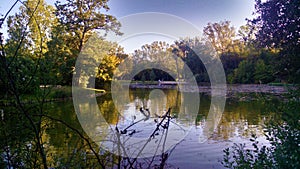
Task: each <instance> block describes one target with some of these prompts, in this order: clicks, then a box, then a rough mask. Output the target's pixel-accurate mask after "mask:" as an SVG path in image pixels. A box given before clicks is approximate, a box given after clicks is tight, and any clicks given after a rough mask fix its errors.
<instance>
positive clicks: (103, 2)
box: [53, 0, 121, 84]
mask: <svg viewBox="0 0 300 169" xmlns="http://www.w3.org/2000/svg"><path fill="white" fill-rule="evenodd" d="M107 2H108V0H94V1H91V0H83V1H77V0H67V1H66V3H65V4H61V3H60V2H56V4H55V6H56V12H55V14H56V16H57V17H58V19H59V23H60V25H59V28H58V31H57V32H56V33H58V34H53V36H55V37H57V39H60V37H61V35H60V31H62V32H63V33H64V35H63V36H65V37H63V39H62V40H61V41H62V42H63V43H64V44H65V46H69V49H68V52H67V53H66V54H65V55H64V54H63V53H64V52H60V53H62V55H64V56H63V58H64V59H65V62H68V63H70V65H72V67H74V66H75V60H76V58H77V56H78V54H79V52H80V51H81V49H82V47H83V45H84V44H85V42H86V41H87V40H88V38H89V37H90V36H91V35H92V33H93V32H95V31H96V30H104V31H106V32H107V31H113V32H115V33H116V34H120V32H119V28H120V26H121V25H120V23H119V22H118V21H117V19H116V18H115V17H114V16H112V15H109V14H104V13H101V12H102V11H103V10H105V11H108V10H109V7H108V5H107ZM70 65H66V67H67V68H68V67H69V66H70ZM72 67H71V68H68V72H67V74H68V73H69V71H70V70H71V71H73V68H72ZM79 77H80V70H79V69H76V73H75V79H76V80H75V82H77V83H79ZM66 83H67V84H70V81H68V82H66Z"/></svg>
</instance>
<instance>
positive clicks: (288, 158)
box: [221, 89, 300, 169]
mask: <svg viewBox="0 0 300 169" xmlns="http://www.w3.org/2000/svg"><path fill="white" fill-rule="evenodd" d="M276 109H277V111H276V112H277V114H278V115H280V117H281V121H280V122H278V120H276V121H275V120H273V121H272V122H271V123H270V124H269V127H268V128H267V130H266V131H265V135H266V137H267V140H268V141H269V142H270V146H268V147H266V146H262V147H261V146H259V142H258V141H257V140H256V137H255V136H252V137H253V138H251V139H250V141H251V142H252V146H253V149H249V148H248V149H247V148H246V147H245V145H244V144H234V146H232V147H231V148H227V149H225V150H224V158H223V161H222V162H221V163H222V165H223V166H224V167H226V168H243V169H244V168H272V169H273V168H300V123H299V121H300V94H299V89H298V90H297V91H293V92H292V93H291V94H290V99H289V101H288V103H283V104H282V105H280V106H278V107H277V108H276Z"/></svg>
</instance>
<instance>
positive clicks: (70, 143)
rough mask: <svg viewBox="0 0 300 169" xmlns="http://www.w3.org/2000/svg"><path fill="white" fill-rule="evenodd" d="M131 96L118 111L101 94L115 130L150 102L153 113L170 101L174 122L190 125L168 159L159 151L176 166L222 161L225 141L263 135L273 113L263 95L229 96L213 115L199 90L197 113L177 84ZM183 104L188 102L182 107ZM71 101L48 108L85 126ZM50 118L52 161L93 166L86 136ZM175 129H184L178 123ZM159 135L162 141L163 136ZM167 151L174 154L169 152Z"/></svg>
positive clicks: (104, 113)
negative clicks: (241, 99) (257, 97)
mask: <svg viewBox="0 0 300 169" xmlns="http://www.w3.org/2000/svg"><path fill="white" fill-rule="evenodd" d="M154 95H155V96H154ZM157 96H159V97H157ZM129 98H130V103H128V104H126V105H125V106H123V111H122V112H118V110H117V108H116V107H115V103H114V102H113V100H112V97H111V95H110V94H106V95H104V96H102V97H99V98H97V103H98V104H97V108H98V109H99V110H100V112H101V113H102V116H103V117H104V119H105V121H106V122H108V123H109V124H110V125H111V126H112V130H115V128H114V127H115V126H118V127H119V130H122V129H124V128H125V127H126V126H128V125H130V124H132V123H133V122H134V121H135V122H136V121H138V120H140V119H143V116H142V115H141V113H140V108H143V109H144V110H145V109H146V108H149V111H150V112H151V114H152V115H155V114H156V115H157V116H161V115H164V113H165V112H166V111H167V110H168V108H169V107H172V111H171V116H173V117H178V118H176V119H175V118H174V121H173V122H174V126H175V127H176V124H179V125H180V126H183V127H184V126H186V127H189V126H191V127H192V129H191V130H190V133H189V135H188V137H186V138H185V139H184V140H183V141H181V142H180V143H179V145H176V146H174V147H173V148H172V147H170V148H171V149H170V151H173V150H174V151H173V153H172V155H171V157H170V159H169V160H168V161H166V159H168V158H167V156H166V154H164V156H161V155H160V153H157V155H158V156H156V157H155V158H157V157H159V159H158V160H157V161H160V162H161V161H162V158H163V157H165V159H164V160H165V164H166V165H167V164H170V165H173V166H176V167H177V166H184V165H187V164H189V165H190V167H196V166H199V165H200V166H201V165H202V164H204V163H205V165H204V166H208V167H211V166H212V165H214V164H216V163H218V158H219V157H220V156H222V149H223V148H225V147H227V146H228V144H230V143H232V142H245V141H247V140H248V139H249V138H250V136H251V134H256V135H258V136H263V128H264V124H265V123H266V122H267V121H268V119H270V117H271V116H272V114H271V113H264V111H265V105H264V104H263V103H261V102H259V101H251V102H236V101H231V100H227V103H226V107H225V110H224V113H223V114H222V116H210V117H209V116H208V114H209V113H208V112H209V109H210V107H211V106H214V105H211V102H210V99H211V98H210V97H209V96H206V95H201V97H200V108H198V109H197V112H198V113H197V114H193V113H190V112H193V111H194V108H193V104H194V103H193V102H190V101H189V103H185V101H186V100H185V98H184V97H182V96H181V94H180V93H179V92H177V91H176V90H164V91H161V90H152V91H151V90H139V89H135V90H130V92H129ZM158 98H159V99H158ZM183 103H184V104H183ZM182 105H185V106H184V107H182ZM72 106H73V105H72V103H71V102H65V103H55V104H52V105H51V106H50V107H51V108H50V109H49V110H51V111H50V113H51V114H53V116H54V117H57V118H59V119H63V120H64V121H66V122H67V123H68V124H72V126H74V127H75V128H77V129H78V130H82V129H81V126H80V124H79V123H78V120H77V116H76V114H75V112H74V110H73V108H72ZM81 106H82V109H86V110H89V112H90V113H91V114H93V112H95V110H94V109H95V107H93V106H91V105H89V103H85V104H82V105H81ZM91 107H92V108H91ZM214 108H215V111H218V107H214ZM90 117H91V118H90V119H88V120H90V121H91V122H95V118H93V117H92V116H90ZM154 119H155V118H154V116H153V119H152V120H154ZM191 119H194V120H191ZM210 120H211V122H212V123H213V122H215V121H217V122H215V124H212V125H210V126H212V127H211V128H205V125H206V124H207V123H209V122H210ZM175 123H176V124H175ZM47 124H48V127H47V130H46V132H45V139H44V140H47V142H48V144H49V152H51V153H50V154H52V155H53V154H55V156H54V155H53V157H52V156H51V158H53V161H57V159H60V163H61V164H64V163H66V164H70V161H72V160H73V161H74V160H79V162H77V164H78V165H80V163H81V162H82V163H87V162H89V163H90V165H91V166H93V165H96V162H95V161H93V160H92V161H88V160H87V157H88V154H91V153H90V152H88V151H87V149H89V147H88V145H87V143H86V142H85V141H82V139H81V138H80V137H79V136H78V135H77V134H76V133H74V131H72V130H70V129H69V128H67V127H66V126H64V125H63V124H60V123H57V122H47ZM155 124H157V123H155V122H154V121H149V124H148V125H149V126H154V128H155ZM172 124H173V123H172ZM143 125H145V124H143ZM98 126H99V128H98V130H97V131H101V133H98V135H97V136H98V138H97V139H98V141H101V140H105V139H107V136H108V135H109V134H108V131H105V130H103V129H105V127H103V126H101V125H100V124H98ZM138 127H141V126H138ZM138 127H137V128H138ZM135 129H136V128H135ZM177 129H178V130H181V129H180V128H177ZM128 130H129V129H128ZM152 130H153V128H151V131H152ZM204 130H211V131H210V132H211V133H212V134H211V135H207V136H205V137H207V138H208V140H207V141H206V142H204V143H203V144H200V143H199V139H200V141H201V138H203V134H204V133H208V132H206V131H204ZM132 131H133V130H130V131H128V133H127V135H128V134H129V133H130V132H132ZM137 131H138V129H136V132H137ZM151 131H149V132H148V133H147V136H149V134H151ZM177 135H178V134H177ZM99 136H101V138H99ZM139 136H140V137H142V136H144V135H139V133H138V132H137V134H136V135H135V137H139ZM163 136H165V135H163V134H161V138H164V137H163ZM175 136H176V135H175ZM144 137H145V136H144ZM110 139H115V138H110ZM171 139H174V138H171ZM157 140H158V141H159V140H160V138H158V139H157ZM161 143H162V142H161ZM157 144H158V143H156V144H153V145H151V146H153V147H155V145H157ZM116 149H117V147H116ZM161 149H162V147H161ZM161 149H160V150H161ZM99 153H100V154H101V155H102V156H109V152H107V151H105V150H101V149H99ZM168 153H169V155H170V152H168ZM78 154H79V155H78ZM201 154H205V157H203V156H201ZM71 157H72V158H71ZM81 158H82V159H81ZM199 158H201V160H199ZM49 159H50V157H49ZM63 159H64V160H63ZM103 159H105V158H103ZM117 159H118V158H117V157H114V156H110V158H109V159H108V161H109V160H112V161H113V162H111V163H109V162H107V165H116V164H118V163H119V162H120V161H118V160H117ZM205 159H208V160H205ZM148 160H149V161H151V160H152V159H151V158H150V159H148ZM145 161H147V160H137V161H136V162H142V163H145ZM149 161H148V162H149ZM152 161H155V160H152ZM56 163H57V162H56ZM147 164H149V163H147ZM191 164H194V166H191ZM55 165H57V164H53V166H55ZM128 165H130V164H128ZM153 165H154V163H153ZM218 167H220V166H218Z"/></svg>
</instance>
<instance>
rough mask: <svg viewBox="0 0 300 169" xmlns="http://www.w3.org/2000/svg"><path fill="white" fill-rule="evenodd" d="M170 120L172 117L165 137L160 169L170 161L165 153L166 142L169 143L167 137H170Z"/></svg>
mask: <svg viewBox="0 0 300 169" xmlns="http://www.w3.org/2000/svg"><path fill="white" fill-rule="evenodd" d="M169 115H170V113H169ZM170 118H171V117H169V118H168V122H167V131H166V135H165V139H164V143H163V147H162V148H163V150H162V155H161V158H162V159H161V163H160V168H163V167H164V165H165V163H166V160H167V159H168V155H167V154H166V156H165V153H164V151H165V146H166V141H167V136H168V131H169V124H170Z"/></svg>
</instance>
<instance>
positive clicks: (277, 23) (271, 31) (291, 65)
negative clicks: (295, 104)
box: [250, 0, 300, 82]
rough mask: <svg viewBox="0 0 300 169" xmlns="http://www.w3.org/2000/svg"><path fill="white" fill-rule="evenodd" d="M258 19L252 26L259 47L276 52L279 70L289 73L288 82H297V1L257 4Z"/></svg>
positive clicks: (299, 68) (274, 0)
mask: <svg viewBox="0 0 300 169" xmlns="http://www.w3.org/2000/svg"><path fill="white" fill-rule="evenodd" d="M255 8H256V11H255V13H256V15H257V17H256V18H255V19H253V20H251V22H250V23H251V24H252V25H254V26H256V27H257V28H258V32H257V33H256V39H257V42H258V43H259V44H260V46H262V47H268V48H277V49H279V50H280V51H281V52H280V55H281V56H282V57H283V59H282V60H281V63H282V64H283V65H284V66H280V67H279V68H281V69H280V71H281V72H282V73H286V72H287V73H288V74H289V79H285V80H288V81H290V82H299V79H300V62H299V53H300V48H299V45H300V41H299V39H300V33H299V27H300V20H299V18H300V13H299V8H300V3H299V1H298V0H288V1H287V0H268V1H266V2H262V1H260V0H256V5H255Z"/></svg>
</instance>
